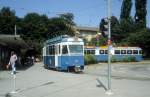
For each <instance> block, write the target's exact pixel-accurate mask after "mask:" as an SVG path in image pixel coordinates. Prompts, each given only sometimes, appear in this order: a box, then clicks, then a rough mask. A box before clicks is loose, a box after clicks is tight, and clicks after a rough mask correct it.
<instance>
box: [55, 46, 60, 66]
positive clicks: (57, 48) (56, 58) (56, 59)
mask: <svg viewBox="0 0 150 97" xmlns="http://www.w3.org/2000/svg"><path fill="white" fill-rule="evenodd" d="M58 55H59V45H55V67H58Z"/></svg>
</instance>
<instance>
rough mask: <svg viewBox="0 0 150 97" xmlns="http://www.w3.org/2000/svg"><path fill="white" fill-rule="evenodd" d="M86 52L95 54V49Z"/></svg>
mask: <svg viewBox="0 0 150 97" xmlns="http://www.w3.org/2000/svg"><path fill="white" fill-rule="evenodd" d="M84 53H85V54H95V50H85V51H84Z"/></svg>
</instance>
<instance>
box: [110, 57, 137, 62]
mask: <svg viewBox="0 0 150 97" xmlns="http://www.w3.org/2000/svg"><path fill="white" fill-rule="evenodd" d="M111 62H136V58H135V57H133V56H125V57H123V59H117V58H116V57H115V56H113V57H112V58H111Z"/></svg>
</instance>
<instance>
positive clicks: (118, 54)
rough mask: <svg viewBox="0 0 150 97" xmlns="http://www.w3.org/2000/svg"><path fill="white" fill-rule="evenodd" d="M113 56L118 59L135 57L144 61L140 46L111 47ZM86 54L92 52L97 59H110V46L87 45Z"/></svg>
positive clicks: (136, 59)
mask: <svg viewBox="0 0 150 97" xmlns="http://www.w3.org/2000/svg"><path fill="white" fill-rule="evenodd" d="M110 52H111V55H112V58H115V60H116V61H121V60H124V59H125V58H134V60H135V61H142V60H143V58H142V49H141V48H140V47H111V50H110ZM84 53H85V54H92V55H94V56H95V58H96V60H97V61H107V60H108V47H107V46H101V47H85V49H84Z"/></svg>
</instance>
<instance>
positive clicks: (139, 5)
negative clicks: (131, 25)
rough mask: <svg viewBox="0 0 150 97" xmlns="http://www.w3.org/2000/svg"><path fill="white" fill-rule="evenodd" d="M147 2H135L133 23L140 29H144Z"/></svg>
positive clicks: (139, 0) (138, 0)
mask: <svg viewBox="0 0 150 97" xmlns="http://www.w3.org/2000/svg"><path fill="white" fill-rule="evenodd" d="M146 5H147V0H135V9H136V13H135V16H134V18H135V22H136V23H137V25H139V26H140V27H141V28H146V15H147V10H146Z"/></svg>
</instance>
